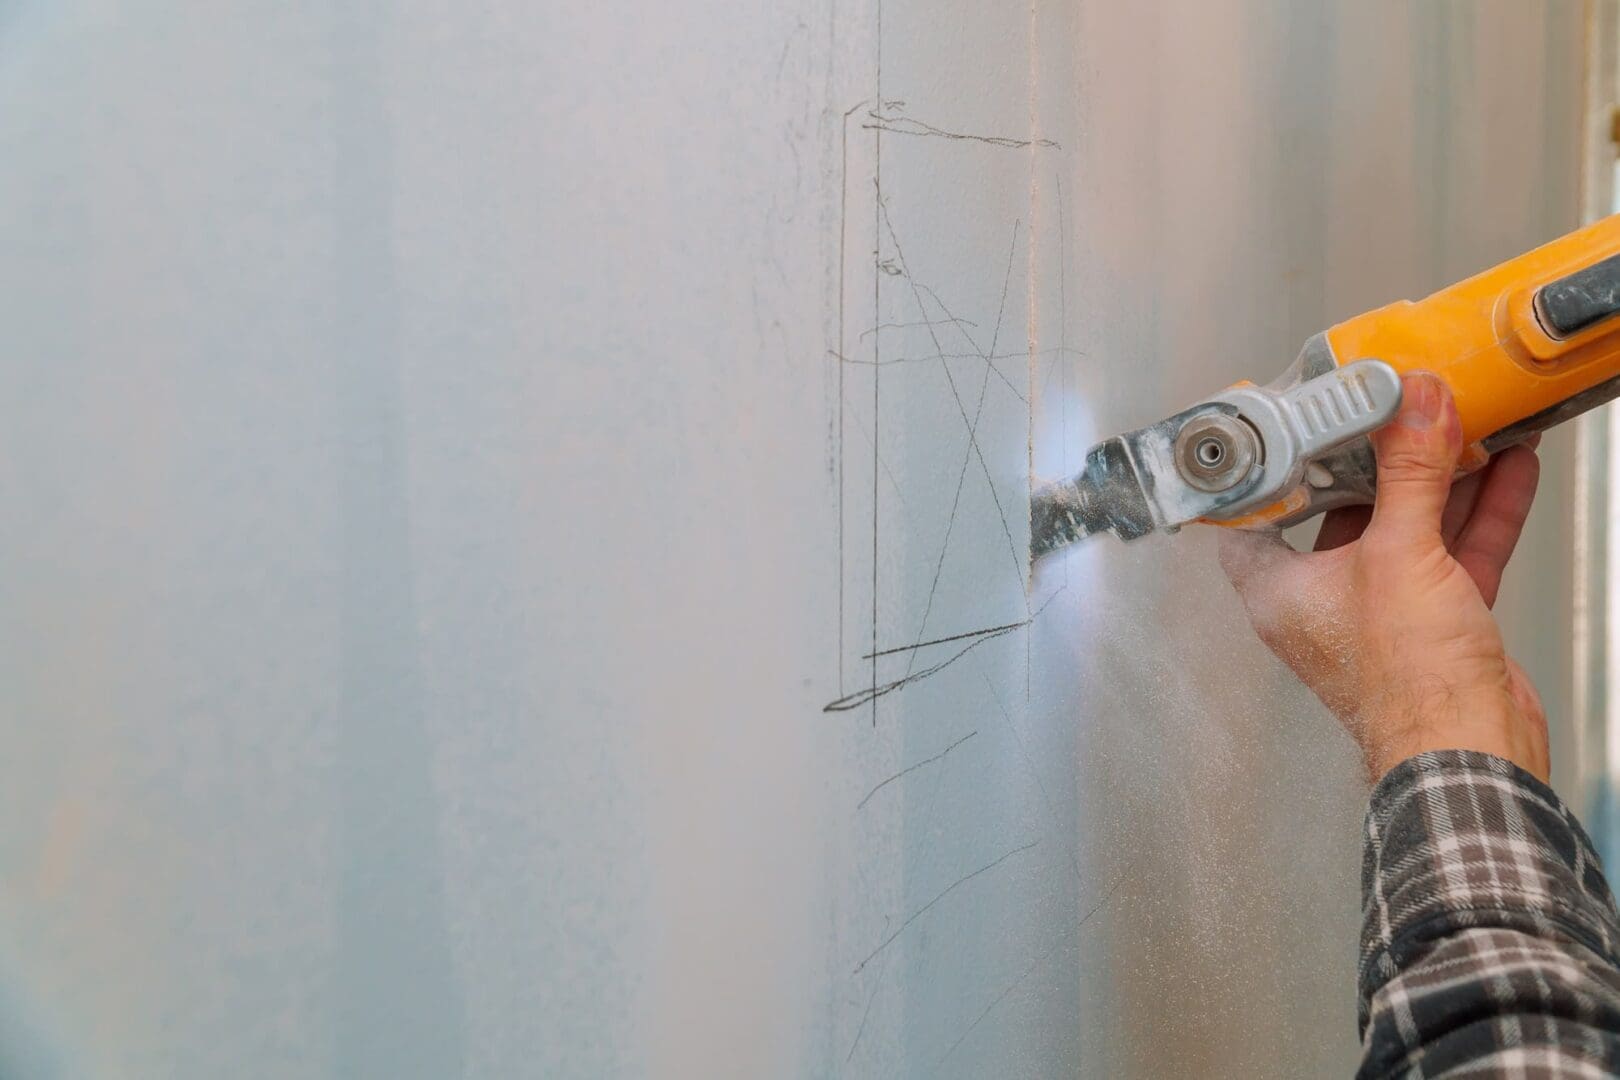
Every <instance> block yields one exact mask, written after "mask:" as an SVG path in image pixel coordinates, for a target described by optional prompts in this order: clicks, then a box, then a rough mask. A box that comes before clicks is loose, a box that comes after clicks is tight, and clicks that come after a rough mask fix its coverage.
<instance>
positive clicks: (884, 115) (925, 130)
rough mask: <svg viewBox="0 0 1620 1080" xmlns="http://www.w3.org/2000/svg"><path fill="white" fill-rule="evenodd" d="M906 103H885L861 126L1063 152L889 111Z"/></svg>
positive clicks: (1045, 143)
mask: <svg viewBox="0 0 1620 1080" xmlns="http://www.w3.org/2000/svg"><path fill="white" fill-rule="evenodd" d="M905 104H906V103H905V102H903V101H885V102H884V103H883V104H882V106H881V107H879V108H876V109H873V110H872V111H870V112H868V113H867V114H866V115H867V117H868V120H867V122H866V123H863V124H862V125H861V126H862V127H864V128H868V129H870V130H874V131H887V132H891V133H893V134H895V135H915V136H918V137H919V138H936V139H952V140H957V141H966V142H976V143H984V144H986V145H988V146H999V147H1002V148H1004V149H1007V150H1025V149H1028V148H1029V147H1032V146H1038V147H1041V148H1043V149H1049V150H1061V149H1063V148H1062V147H1061V146H1059V145H1058V144H1057V143H1056V142H1053V141H1052V140H1051V139H1016V138H1010V137H1008V136H1004V135H974V134H971V133H969V132H965V131H947V130H945V129H944V128H940V127H935V126H934V125H933V124H928V123H924V122H923V121H921V120H918V119H916V118H914V117H910V116H906V115H905V114H904V113H899V112H892V111H890V110H894V109H899V108H903V107H904V106H905Z"/></svg>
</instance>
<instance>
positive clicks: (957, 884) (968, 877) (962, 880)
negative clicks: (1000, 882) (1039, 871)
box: [855, 840, 1040, 975]
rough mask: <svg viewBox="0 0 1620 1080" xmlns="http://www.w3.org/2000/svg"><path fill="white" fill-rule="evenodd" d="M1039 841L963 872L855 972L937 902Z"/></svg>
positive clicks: (886, 940)
mask: <svg viewBox="0 0 1620 1080" xmlns="http://www.w3.org/2000/svg"><path fill="white" fill-rule="evenodd" d="M1039 843H1040V841H1039V840H1031V841H1030V842H1029V843H1027V844H1025V845H1024V846H1023V847H1015V848H1013V849H1012V850H1011V851H1009V852H1007V853H1006V854H1005V855H1003V856H1001V857H1000V858H998V859H994V860H992V861H991V862H988V863H985V864H984V865H983V866H981V867H979V868H978V869H977V870H975V871H973V872H972V873H971V874H963V875H962V876H961V877H959V878H957V879H956V880H955V881H953V882H951V883H950V884H949V885H947V886H945V888H943V889H941V890H940V891H939V893H938V894H937V895H936V896H935V897H934V898H933V899H932V900H930V901H928V903H926V904H924V905H923V906H922V907H920V908H918V909H917V910H916V911H914V912H912V913H911V914H910V915H908V916H907V917H906V921H905V922H903V923H901V924H900V925H899V926H898V927H896V928H895V930H894V932H893V933H891V934H890V935H889V936H888V937H886V938H884V939H883V940H882V941H881V942H879V943H878V946H877V948H875V949H873V950H872V951H871V952H869V953H867V954H866V958H865V959H863V960H862V961H861V962H860V963H858V964H856V965H855V974H857V975H859V974H860V973H861V970H862V969H863V968H865V967H866V965H867V964H870V963H871V962H872V960H873V958H874V957H876V956H877V955H878V954H879V953H881V952H882V951H883V950H884V949H887V948H888V947H889V946H890V945H892V944H894V941H895V939H896V938H898V937H899V936H900V935H901V934H903V933H905V932H906V927H908V926H910V925H911V924H912V923H914V922H916V921H917V920H918V919H920V918H922V917H923V916H924V915H926V914H927V913H928V911H929V910H930V909H931V908H933V906H934V905H935V904H937V903H939V902H940V901H941V900H943V899H945V898H946V897H947V896H949V895H951V893H953V892H955V891H956V890H957V889H960V888H961V887H962V886H963V885H966V884H967V883H968V882H970V881H972V880H973V879H974V878H976V877H978V876H979V875H980V874H987V873H989V872H990V871H992V870H994V869H995V868H996V867H998V866H1000V865H1001V864H1002V863H1004V862H1006V861H1007V860H1008V859H1010V858H1012V857H1013V856H1014V855H1018V854H1021V853H1023V852H1025V851H1028V850H1029V849H1030V848H1032V847H1035V846H1036V845H1038V844H1039Z"/></svg>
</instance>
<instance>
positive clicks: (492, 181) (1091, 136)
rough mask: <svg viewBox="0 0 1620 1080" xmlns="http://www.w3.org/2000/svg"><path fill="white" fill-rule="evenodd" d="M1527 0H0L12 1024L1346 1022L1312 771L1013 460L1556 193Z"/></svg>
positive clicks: (934, 1056)
mask: <svg viewBox="0 0 1620 1080" xmlns="http://www.w3.org/2000/svg"><path fill="white" fill-rule="evenodd" d="M1579 23H1580V20H1579V17H1578V12H1577V11H1575V10H1574V9H1573V8H1572V7H1571V5H1564V4H1556V3H1546V4H1542V3H1518V2H1515V3H1511V4H1510V3H1505V2H1504V3H1501V4H1495V3H1488V4H1466V3H1437V4H1425V5H1408V4H1404V3H1396V2H1393V0H1389V2H1377V3H1364V2H1359V3H1349V2H1345V3H1335V4H1329V5H1322V4H1319V3H1308V2H1305V0H1300V2H1298V3H1287V4H1275V3H1258V2H1253V0H1218V2H1214V3H1207V4H1198V5H1185V4H1176V3H1169V2H1165V3H1146V4H1132V5H1107V4H1080V3H1072V2H1056V0H1053V2H1048V0H1041V2H1039V3H1036V4H1035V5H1034V6H1033V7H1032V8H1028V9H1022V10H1015V9H1012V8H1007V7H1005V6H997V5H988V6H985V5H977V6H974V5H953V4H945V5H943V6H942V5H941V4H939V3H937V2H936V3H929V4H923V3H918V2H913V0H882V2H881V4H879V3H876V2H872V3H858V4H844V3H839V4H832V3H827V2H820V3H803V4H797V5H786V6H781V5H775V6H756V7H755V8H738V7H737V6H736V5H721V4H712V3H705V4H698V5H695V6H694V5H690V4H688V5H681V6H680V8H679V10H675V9H674V8H671V9H670V10H668V11H665V10H663V9H644V8H643V7H642V6H637V5H629V4H623V3H613V2H609V3H606V4H597V5H592V6H589V7H585V8H581V7H579V6H577V5H560V4H544V5H540V6H538V7H537V6H535V5H530V4H519V3H516V2H512V0H494V2H490V3H484V4H480V5H475V6H474V7H472V8H469V7H468V6H467V5H465V4H452V3H449V2H448V0H404V2H400V3H392V4H380V3H374V2H369V0H343V2H337V3H333V4H329V5H317V6H296V5H294V6H288V5H266V4H254V3H246V2H240V3H231V4H228V5H226V6H225V8H221V7H220V6H219V5H217V4H212V5H204V4H200V3H196V2H191V3H181V4H178V5H176V4H168V5H156V4H151V3H129V2H121V3H112V2H110V0H76V2H72V3H65V4H54V5H44V4H40V3H27V2H25V3H23V4H19V5H13V6H11V7H9V8H8V9H7V10H6V11H5V12H4V13H0V160H4V161H5V163H6V164H5V166H4V168H0V326H3V327H4V334H3V336H0V365H3V370H4V371H5V372H6V373H7V374H8V376H10V377H9V378H8V380H7V383H8V386H9V387H10V388H11V389H10V392H8V393H7V394H6V395H4V396H3V400H0V440H3V442H0V491H4V492H5V493H6V500H7V503H8V505H10V506H11V507H12V509H11V511H10V512H8V513H7V514H5V515H0V565H3V566H5V567H7V568H9V570H8V572H7V573H6V574H5V575H4V579H3V580H4V592H5V602H4V603H3V604H0V663H3V664H4V665H5V669H4V677H3V678H0V702H3V703H4V706H5V708H4V711H3V715H4V716H5V719H6V722H5V723H3V724H0V763H7V764H6V765H5V767H6V769H7V772H6V773H4V774H0V792H3V796H0V869H3V873H0V980H3V982H4V985H3V986H0V1000H4V1001H7V1002H16V1003H18V1007H17V1008H16V1009H15V1010H13V1009H9V1008H8V1009H7V1010H5V1012H6V1014H7V1023H8V1024H13V1025H15V1027H16V1029H17V1032H18V1035H17V1038H16V1039H9V1038H8V1039H6V1040H4V1041H5V1042H6V1043H7V1047H8V1049H7V1050H6V1053H8V1054H12V1055H14V1057H15V1060H18V1061H27V1062H29V1067H30V1068H32V1067H33V1063H34V1062H47V1063H48V1062H57V1063H59V1064H60V1067H61V1069H62V1070H63V1071H64V1072H65V1073H67V1074H69V1075H106V1076H132V1077H133V1076H173V1075H215V1074H218V1073H220V1072H222V1071H231V1070H233V1069H234V1068H236V1067H238V1066H239V1063H240V1062H242V1061H252V1062H255V1063H260V1065H261V1068H262V1070H263V1071H264V1072H266V1073H274V1074H275V1075H278V1076H281V1075H284V1076H327V1075H333V1074H343V1075H351V1074H352V1075H366V1074H370V1073H387V1074H389V1075H401V1076H409V1075H421V1076H435V1077H437V1076H444V1075H467V1076H501V1077H505V1076H514V1075H544V1076H602V1075H654V1076H713V1075H748V1076H781V1075H807V1076H829V1075H836V1076H850V1077H864V1076H895V1075H899V1076H913V1075H915V1076H935V1077H951V1076H961V1077H969V1076H984V1075H1038V1076H1046V1075H1053V1074H1078V1075H1083V1076H1110V1077H1112V1076H1143V1077H1147V1076H1161V1075H1236V1074H1242V1075H1256V1076H1297V1075H1319V1074H1327V1073H1333V1072H1342V1071H1344V1070H1346V1069H1347V1068H1348V1067H1349V1063H1350V1062H1351V1061H1352V1060H1353V1057H1354V1052H1355V1042H1354V1030H1353V1019H1352V1018H1353V1011H1352V997H1351V993H1352V991H1351V985H1350V974H1349V973H1350V970H1351V965H1352V961H1353V950H1354V940H1355V937H1354V935H1355V931H1356V925H1355V924H1356V905H1357V898H1356V895H1355V888H1356V879H1355V874H1356V870H1355V860H1356V857H1357V847H1356V845H1357V828H1358V825H1359V813H1360V800H1361V798H1362V792H1361V789H1360V787H1359V784H1358V781H1357V779H1356V775H1355V765H1354V761H1353V756H1352V755H1351V754H1350V752H1349V751H1348V748H1347V747H1346V746H1345V744H1344V742H1343V740H1342V739H1341V738H1340V737H1339V736H1338V735H1337V734H1336V732H1335V731H1334V729H1333V728H1332V726H1331V725H1330V724H1328V723H1327V722H1326V720H1325V719H1324V717H1322V716H1321V715H1320V713H1319V711H1318V710H1317V708H1316V707H1315V706H1314V705H1313V704H1312V703H1311V702H1310V701H1309V700H1308V699H1306V698H1305V697H1304V696H1303V694H1302V693H1301V692H1300V691H1298V690H1297V689H1296V688H1294V687H1293V686H1292V684H1291V682H1290V681H1289V680H1288V679H1287V678H1286V677H1285V676H1284V674H1283V673H1282V672H1281V671H1280V669H1279V668H1278V666H1277V665H1276V664H1275V663H1273V662H1272V661H1271V660H1270V658H1269V657H1268V656H1267V655H1266V654H1265V653H1264V652H1263V651H1262V650H1261V649H1260V648H1259V646H1258V645H1256V644H1255V643H1253V642H1252V640H1251V639H1250V636H1249V634H1248V631H1247V629H1246V627H1245V626H1244V625H1243V622H1242V619H1241V616H1240V613H1239V612H1238V611H1237V608H1236V605H1235V603H1234V602H1233V601H1232V600H1231V598H1230V596H1229V595H1228V593H1227V590H1226V586H1225V585H1224V583H1223V582H1221V581H1220V580H1219V578H1218V575H1217V574H1216V571H1215V569H1214V560H1213V558H1212V553H1211V551H1210V545H1209V543H1208V539H1207V538H1205V537H1200V536H1199V535H1197V533H1196V531H1194V532H1189V533H1187V534H1185V535H1183V536H1181V537H1179V538H1174V539H1168V538H1165V539H1151V540H1145V541H1142V542H1141V543H1139V544H1137V545H1134V546H1130V547H1126V546H1123V545H1119V544H1116V543H1114V542H1113V541H1112V540H1107V539H1105V540H1101V541H1098V542H1097V543H1095V544H1093V545H1092V546H1089V547H1087V548H1084V549H1081V550H1077V551H1074V552H1071V553H1068V554H1066V555H1065V556H1063V557H1061V558H1058V559H1054V560H1049V561H1047V562H1046V563H1043V564H1042V565H1041V566H1040V567H1037V568H1034V569H1033V570H1032V569H1031V568H1030V567H1029V565H1028V562H1027V558H1026V557H1025V553H1026V552H1027V548H1028V536H1027V524H1026V519H1027V500H1028V494H1029V490H1030V484H1031V478H1032V476H1038V477H1046V476H1054V475H1058V474H1060V473H1062V472H1064V471H1067V470H1070V469H1072V468H1073V467H1075V466H1076V465H1077V464H1078V462H1079V457H1080V454H1081V453H1082V452H1083V451H1084V449H1085V447H1086V446H1087V445H1089V444H1090V443H1091V442H1092V441H1093V440H1094V439H1095V438H1096V437H1098V436H1100V435H1103V434H1106V433H1108V432H1109V431H1111V430H1116V429H1120V428H1124V427H1129V426H1135V425H1138V424H1140V423H1142V422H1144V421H1147V420H1150V419H1153V418H1156V417H1158V416H1162V415H1164V414H1165V413H1167V412H1169V411H1171V410H1173V409H1175V408H1177V407H1179V406H1181V405H1183V404H1185V403H1186V401H1187V400H1189V399H1191V398H1193V397H1196V396H1197V395H1199V394H1201V393H1203V392H1205V391H1206V390H1208V389H1209V388H1211V387H1214V386H1218V385H1222V384H1224V383H1226V382H1229V381H1231V380H1233V379H1236V378H1240V377H1252V376H1256V375H1267V374H1270V373H1272V372H1274V371H1275V370H1278V369H1280V368H1281V366H1282V365H1283V364H1285V363H1286V362H1287V360H1288V359H1290V358H1291V357H1292V355H1293V353H1294V351H1295V350H1296V349H1297V348H1298V346H1299V344H1300V342H1301V341H1303V339H1304V338H1305V337H1306V336H1308V335H1309V334H1310V333H1312V332H1314V331H1315V330H1318V329H1321V328H1322V327H1323V326H1325V325H1327V324H1329V323H1330V322H1331V321H1333V320H1334V319H1336V318H1339V317H1342V316H1345V315H1348V314H1351V313H1353V312H1355V311H1358V310H1361V309H1363V308H1365V307H1369V306H1372V305H1374V304H1377V303H1381V302H1383V301H1386V300H1388V299H1392V298H1394V297H1397V296H1402V295H1417V294H1420V293H1422V292H1424V291H1426V290H1427V289H1429V288H1431V287H1433V286H1435V285H1438V284H1440V283H1442V282H1443V281H1445V280H1447V279H1449V278H1451V277H1455V276H1459V275H1461V274H1464V273H1466V272H1468V271H1470V270H1472V269H1476V268H1478V267H1480V266H1483V265H1486V264H1487V263H1488V262H1490V261H1492V260H1493V259H1497V258H1500V257H1503V256H1506V255H1509V254H1512V253H1513V252H1515V251H1517V250H1519V249H1521V248H1524V247H1527V246H1529V245H1531V244H1533V243H1535V242H1536V241H1538V240H1540V239H1543V238H1545V237H1547V236H1550V235H1552V234H1554V233H1556V232H1557V231H1559V230H1560V229H1562V228H1564V227H1566V226H1567V225H1569V224H1571V223H1573V220H1574V212H1575V211H1574V207H1575V195H1576V193H1575V191H1574V185H1573V177H1574V175H1575V158H1576V153H1575V124H1574V123H1573V122H1569V123H1566V122H1565V121H1566V118H1568V117H1570V116H1572V115H1573V113H1574V110H1575V109H1576V104H1577V102H1578V100H1579V86H1578V80H1579V67H1580V65H1579V63H1578V57H1579V55H1580V41H1579V35H1580V25H1579ZM1505 86H1511V87H1513V88H1514V89H1513V93H1512V94H1511V95H1507V96H1504V95H1503V94H1502V92H1501V88H1502V87H1505ZM1526 132H1534V133H1536V137H1535V138H1536V141H1535V146H1536V147H1537V150H1536V152H1534V153H1526V152H1524V151H1525V146H1526V134H1525V133H1526ZM1543 453H1544V457H1545V458H1546V460H1547V469H1548V475H1549V477H1551V478H1552V479H1553V480H1554V484H1555V486H1556V483H1557V478H1558V476H1559V475H1561V474H1560V470H1561V469H1566V468H1567V461H1566V460H1565V458H1564V457H1563V456H1562V455H1564V454H1565V451H1564V449H1562V447H1561V444H1560V443H1559V442H1558V440H1556V439H1549V441H1548V445H1547V447H1546V449H1544V452H1543ZM1539 513H1540V514H1541V517H1540V519H1539V520H1538V522H1537V523H1536V526H1535V528H1536V529H1537V530H1538V531H1537V532H1535V534H1534V535H1533V536H1531V537H1530V538H1529V540H1527V548H1528V551H1527V557H1530V558H1538V557H1539V558H1540V559H1542V560H1543V561H1545V562H1548V563H1553V564H1558V565H1562V563H1561V562H1559V560H1562V559H1563V558H1564V554H1563V552H1564V550H1565V548H1566V547H1567V545H1566V544H1564V543H1563V542H1562V541H1561V540H1560V538H1559V530H1560V528H1561V527H1562V523H1563V521H1564V518H1563V516H1562V515H1563V510H1562V509H1561V508H1560V507H1559V506H1558V505H1557V504H1556V503H1554V504H1553V505H1552V506H1544V507H1543V508H1542V509H1541V510H1540V511H1539ZM1513 589H1514V584H1513V583H1512V582H1511V581H1510V582H1509V585H1508V589H1507V593H1506V597H1507V598H1506V599H1505V600H1504V603H1503V605H1502V609H1503V610H1504V612H1505V613H1506V616H1507V618H1508V622H1509V631H1510V634H1514V635H1517V636H1518V640H1519V641H1520V642H1521V643H1523V644H1525V645H1526V646H1527V647H1526V648H1524V649H1521V650H1520V652H1521V654H1522V655H1523V656H1524V658H1525V659H1526V660H1527V662H1528V664H1529V666H1530V667H1531V668H1532V670H1533V671H1534V672H1535V673H1536V674H1537V676H1538V677H1539V678H1540V680H1541V682H1542V686H1543V689H1544V691H1546V693H1547V696H1548V699H1549V704H1550V706H1551V711H1553V712H1554V713H1555V714H1556V713H1557V712H1558V704H1559V697H1558V695H1559V694H1560V693H1561V692H1562V691H1561V690H1560V689H1559V688H1560V687H1562V686H1563V685H1565V684H1564V682H1563V681H1561V680H1563V674H1562V672H1561V669H1560V667H1559V665H1560V663H1562V662H1563V661H1562V660H1561V659H1560V650H1559V649H1558V647H1557V642H1558V641H1559V640H1560V637H1559V635H1560V633H1561V628H1562V627H1563V626H1564V625H1565V621H1566V613H1565V612H1563V611H1562V610H1561V606H1560V604H1559V603H1558V602H1557V601H1555V600H1553V599H1551V598H1550V597H1549V596H1548V595H1546V594H1545V593H1546V592H1550V590H1546V591H1544V595H1541V596H1529V595H1526V594H1525V593H1523V592H1520V593H1518V594H1515V593H1514V592H1513ZM8 1030H10V1029H9V1028H8ZM12 1047H15V1048H16V1049H11V1048H12ZM5 1063H6V1061H5V1060H0V1064H5Z"/></svg>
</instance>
